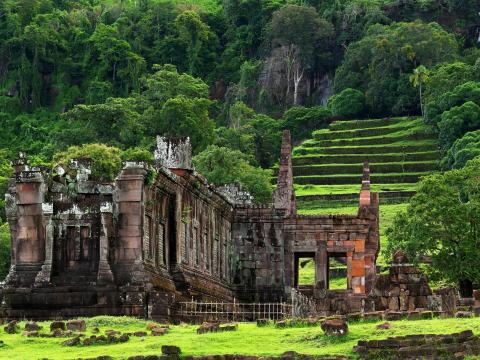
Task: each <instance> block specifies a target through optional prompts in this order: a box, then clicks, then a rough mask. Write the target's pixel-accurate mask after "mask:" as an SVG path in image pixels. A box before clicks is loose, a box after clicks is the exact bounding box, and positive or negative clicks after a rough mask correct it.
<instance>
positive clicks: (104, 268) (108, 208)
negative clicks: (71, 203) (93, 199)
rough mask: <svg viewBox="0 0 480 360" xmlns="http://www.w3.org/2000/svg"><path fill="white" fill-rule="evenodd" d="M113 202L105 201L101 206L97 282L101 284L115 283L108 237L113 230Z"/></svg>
mask: <svg viewBox="0 0 480 360" xmlns="http://www.w3.org/2000/svg"><path fill="white" fill-rule="evenodd" d="M112 212H113V209H112V203H104V204H102V205H101V207H100V213H101V224H102V225H101V226H102V227H101V230H100V249H99V255H100V258H99V261H98V274H97V283H98V284H99V285H107V284H113V273H112V270H111V269H110V263H109V262H108V252H109V244H108V239H109V236H110V233H111V230H112V221H113V215H112Z"/></svg>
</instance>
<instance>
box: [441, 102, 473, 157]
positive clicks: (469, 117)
mask: <svg viewBox="0 0 480 360" xmlns="http://www.w3.org/2000/svg"><path fill="white" fill-rule="evenodd" d="M438 129H439V131H440V144H441V146H442V147H443V148H444V149H448V148H450V146H451V145H452V144H453V143H454V142H455V140H457V139H459V138H461V137H462V136H463V135H464V134H465V133H467V132H469V131H472V130H477V129H480V106H478V105H477V104H475V103H474V102H472V101H468V102H466V103H465V104H463V105H462V106H456V107H454V108H452V109H451V110H448V111H445V112H444V113H443V114H442V117H441V121H440V122H439V123H438Z"/></svg>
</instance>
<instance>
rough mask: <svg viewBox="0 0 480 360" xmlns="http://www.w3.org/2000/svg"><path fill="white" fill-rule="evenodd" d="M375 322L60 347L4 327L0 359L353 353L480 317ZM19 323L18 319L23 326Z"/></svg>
mask: <svg viewBox="0 0 480 360" xmlns="http://www.w3.org/2000/svg"><path fill="white" fill-rule="evenodd" d="M147 324H148V322H147V321H143V320H137V319H134V318H125V317H96V318H91V319H88V321H87V331H86V334H87V335H90V334H91V331H92V329H93V328H94V327H96V326H97V327H98V328H99V329H100V332H101V333H103V332H104V331H105V330H110V329H113V330H117V331H121V332H135V331H146V326H147ZM378 324H379V323H378V322H358V323H350V324H349V329H350V333H349V334H348V335H347V336H346V337H344V338H332V337H328V336H325V335H324V334H323V331H322V330H321V329H320V327H292V328H285V329H279V328H275V327H274V326H273V325H267V326H265V327H257V326H256V324H252V323H241V324H239V326H238V330H237V331H232V332H223V333H209V334H202V335H197V334H196V329H197V327H198V326H193V325H178V326H170V331H169V332H168V333H167V334H166V335H164V336H150V335H148V336H146V337H143V338H139V337H134V336H132V337H130V340H129V341H128V342H126V343H122V344H111V345H91V346H82V345H77V346H73V347H66V346H62V345H61V343H62V342H63V341H65V338H39V337H29V338H27V337H24V336H22V335H21V334H15V335H9V334H6V333H5V332H4V331H3V329H2V330H1V331H0V340H1V341H3V342H4V345H3V346H2V347H1V348H0V357H1V358H2V359H34V358H35V359H41V358H48V359H76V358H92V357H97V356H101V355H109V356H112V357H114V358H115V359H126V358H128V357H129V356H133V355H150V354H151V355H160V351H161V350H160V349H161V346H162V345H176V346H179V347H180V348H181V350H182V355H209V354H211V355H214V354H245V355H280V354H282V353H283V352H285V351H290V350H292V351H296V352H298V353H303V354H318V355H321V354H339V355H353V352H352V349H353V346H355V345H356V344H357V342H358V341H359V340H374V339H385V338H387V337H389V336H402V335H408V334H449V333H455V332H460V331H463V330H468V329H471V330H473V332H474V333H475V334H476V335H478V334H480V320H479V319H478V318H472V319H433V320H416V321H413V320H409V321H407V320H402V321H393V322H391V324H392V327H391V329H388V330H379V329H377V325H378ZM40 325H42V326H43V330H42V332H48V331H49V329H48V328H49V323H47V322H43V323H40ZM23 326H24V323H20V327H21V328H22V329H23Z"/></svg>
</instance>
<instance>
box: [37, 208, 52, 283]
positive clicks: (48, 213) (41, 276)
mask: <svg viewBox="0 0 480 360" xmlns="http://www.w3.org/2000/svg"><path fill="white" fill-rule="evenodd" d="M42 210H43V225H44V227H45V261H44V262H43V265H42V268H41V270H40V271H39V273H38V274H37V276H36V278H35V285H36V286H41V285H46V284H48V283H50V278H51V276H52V261H53V223H52V215H53V204H50V203H44V204H42Z"/></svg>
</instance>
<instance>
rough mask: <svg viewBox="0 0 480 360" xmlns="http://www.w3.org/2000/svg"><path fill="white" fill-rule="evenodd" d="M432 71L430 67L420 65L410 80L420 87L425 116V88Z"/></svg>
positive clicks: (421, 108) (421, 106)
mask: <svg viewBox="0 0 480 360" xmlns="http://www.w3.org/2000/svg"><path fill="white" fill-rule="evenodd" d="M429 74H430V72H429V71H428V69H427V68H426V67H425V66H423V65H420V66H419V67H417V68H416V69H415V70H413V74H412V75H410V82H411V83H412V85H413V86H414V87H415V88H418V93H419V98H420V111H421V112H422V117H425V111H424V105H423V88H424V86H425V84H426V83H427V82H428V80H429Z"/></svg>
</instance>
